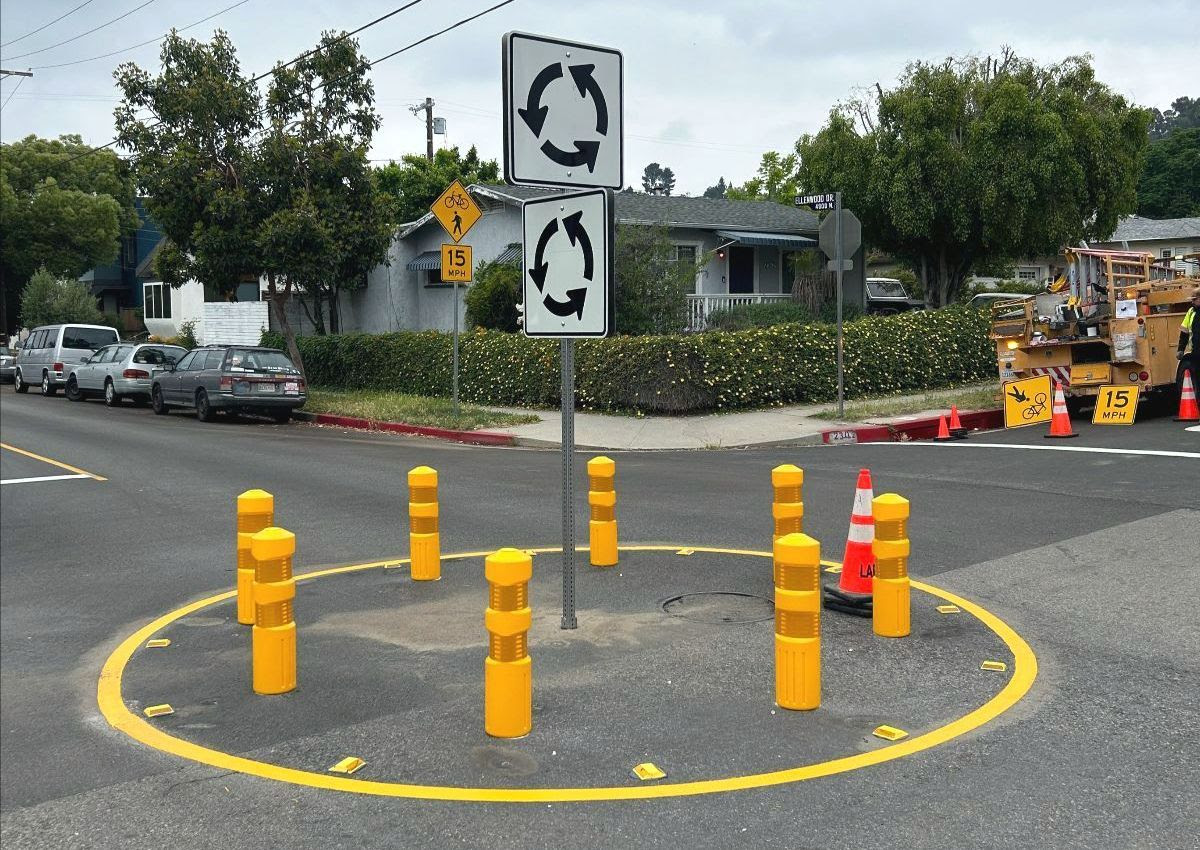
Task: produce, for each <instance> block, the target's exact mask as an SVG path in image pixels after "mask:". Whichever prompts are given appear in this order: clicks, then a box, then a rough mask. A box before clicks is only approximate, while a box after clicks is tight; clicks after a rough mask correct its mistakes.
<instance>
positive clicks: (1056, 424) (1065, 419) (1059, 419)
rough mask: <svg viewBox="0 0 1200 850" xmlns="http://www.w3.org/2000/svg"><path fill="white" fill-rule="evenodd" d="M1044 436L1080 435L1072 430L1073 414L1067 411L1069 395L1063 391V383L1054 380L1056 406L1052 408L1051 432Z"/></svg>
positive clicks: (1047, 437) (1048, 437)
mask: <svg viewBox="0 0 1200 850" xmlns="http://www.w3.org/2000/svg"><path fill="white" fill-rule="evenodd" d="M1042 436H1043V437H1045V438H1046V439H1050V438H1051V437H1078V436H1079V435H1078V434H1076V433H1075V432H1074V431H1072V430H1071V414H1069V413H1068V412H1067V397H1066V395H1065V394H1064V393H1063V388H1062V384H1060V383H1058V382H1057V381H1055V382H1054V406H1053V407H1051V408H1050V433H1049V434H1043V435H1042Z"/></svg>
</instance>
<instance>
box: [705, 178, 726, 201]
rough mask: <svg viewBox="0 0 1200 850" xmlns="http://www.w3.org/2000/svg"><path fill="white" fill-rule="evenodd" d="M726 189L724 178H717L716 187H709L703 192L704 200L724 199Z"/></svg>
mask: <svg viewBox="0 0 1200 850" xmlns="http://www.w3.org/2000/svg"><path fill="white" fill-rule="evenodd" d="M726 189H727V187H726V185H725V178H724V177H719V178H717V182H716V185H714V186H709V187H708V188H707V189H705V190H704V197H705V198H724V197H725V190H726Z"/></svg>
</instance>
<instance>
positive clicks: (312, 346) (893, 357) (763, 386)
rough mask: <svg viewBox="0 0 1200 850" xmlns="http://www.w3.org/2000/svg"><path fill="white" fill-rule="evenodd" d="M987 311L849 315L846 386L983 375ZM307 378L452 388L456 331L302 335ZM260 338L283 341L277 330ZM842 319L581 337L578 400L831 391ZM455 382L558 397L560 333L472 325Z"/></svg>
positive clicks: (358, 385) (716, 400) (466, 390)
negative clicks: (547, 336)
mask: <svg viewBox="0 0 1200 850" xmlns="http://www.w3.org/2000/svg"><path fill="white" fill-rule="evenodd" d="M988 330H989V322H988V314H987V312H986V311H980V310H967V309H964V308H948V309H945V310H936V311H921V312H913V313H903V314H901V315H898V316H887V317H880V318H875V317H868V318H864V319H860V320H858V321H856V322H852V323H850V324H847V325H846V326H845V334H844V341H845V350H844V354H845V367H846V376H845V377H846V394H847V396H848V397H851V398H853V397H856V396H864V395H882V394H887V393H899V392H907V391H914V390H929V389H937V388H940V387H946V386H953V385H957V384H962V383H967V382H973V381H979V380H982V379H984V378H988V377H994V376H995V374H996V359H995V349H994V348H993V345H992V343H991V342H990V341H989V340H988V336H987V335H988ZM298 342H299V345H300V352H301V354H302V355H303V357H304V365H305V368H306V370H307V372H308V374H307V378H308V381H309V383H311V384H314V385H317V386H325V387H341V388H346V389H366V388H369V389H387V390H396V391H399V392H405V393H414V394H417V395H431V396H440V395H449V394H450V349H451V337H450V335H449V334H444V333H440V332H436V331H419V332H414V331H399V332H395V333H384V334H362V333H353V334H341V335H337V336H310V337H302V338H300V339H299V340H298ZM263 344H264V345H271V346H275V347H279V348H282V347H283V339H282V337H281V336H279V335H278V334H264V335H263ZM836 351H837V341H836V330H835V328H834V327H833V326H832V325H827V324H818V323H812V324H787V325H776V326H774V327H769V328H759V329H754V330H746V331H729V332H726V331H710V332H706V333H698V334H675V335H670V336H617V337H610V338H608V339H593V340H583V341H580V342H579V343H578V344H577V346H576V354H575V368H576V375H575V393H576V398H577V400H578V403H579V405H580V407H582V408H584V409H591V410H609V411H630V412H632V411H640V412H645V413H699V412H703V411H711V410H735V409H741V408H749V407H765V406H775V405H781V404H805V403H814V402H823V401H831V400H832V399H833V398H835V396H836V393H837V371H836ZM459 361H460V371H459V388H460V392H461V394H462V397H463V398H464V399H465V400H467V401H470V402H474V403H477V404H495V405H517V406H525V407H555V406H557V405H558V386H559V375H558V369H559V360H558V343H557V341H555V340H544V339H543V340H538V339H528V338H526V337H524V336H522V335H521V334H511V333H504V332H501V331H487V330H477V331H474V332H471V333H467V334H464V335H463V336H462V338H461V341H460V346H459Z"/></svg>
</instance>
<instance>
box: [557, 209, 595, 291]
mask: <svg viewBox="0 0 1200 850" xmlns="http://www.w3.org/2000/svg"><path fill="white" fill-rule="evenodd" d="M582 220H583V210H577V211H576V212H573V213H571V215H569V216H567V217H566V218H564V219H563V230H565V231H566V232H567V237H568V238H569V239H570V240H571V244H572V245H574V244H575V241H576V240H579V242H581V243H582V245H583V276H584V277H585V278H587V279H588V280H591V279H592V272H593V270H594V266H595V257H593V256H592V240H591V237H589V236H588V232H587V230H585V229H584V227H583V223H582Z"/></svg>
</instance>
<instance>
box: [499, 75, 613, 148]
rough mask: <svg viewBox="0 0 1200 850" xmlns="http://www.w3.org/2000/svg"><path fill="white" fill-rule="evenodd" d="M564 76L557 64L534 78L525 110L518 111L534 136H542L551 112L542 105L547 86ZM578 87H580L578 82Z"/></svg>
mask: <svg viewBox="0 0 1200 850" xmlns="http://www.w3.org/2000/svg"><path fill="white" fill-rule="evenodd" d="M572 72H574V69H572ZM562 75H563V72H562V65H560V64H559V63H557V62H555V63H554V64H553V65H547V66H546V67H545V68H543V69H542V70H541V71H539V72H538V75H537V76H536V77H534V78H533V85H531V86H530V87H529V96H528V98H526V102H525V106H524V108H522V109H518V110H517V114H518V115H520V116H521V117H522V118H524V119H525V123H526V124H528V125H529V129H530V130H532V131H533V135H535V136H541V135H542V127H544V126H545V124H546V115H547V113H549V111H550V107H548V106H542V105H541V104H542V93H543V92H544V91H546V86H548V85H550V84H551V83H552V82H554V81H555V80H557V79H558V78H559V77H561V76H562ZM593 82H595V81H593ZM576 85H578V80H577V81H576ZM601 97H603V95H601Z"/></svg>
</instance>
